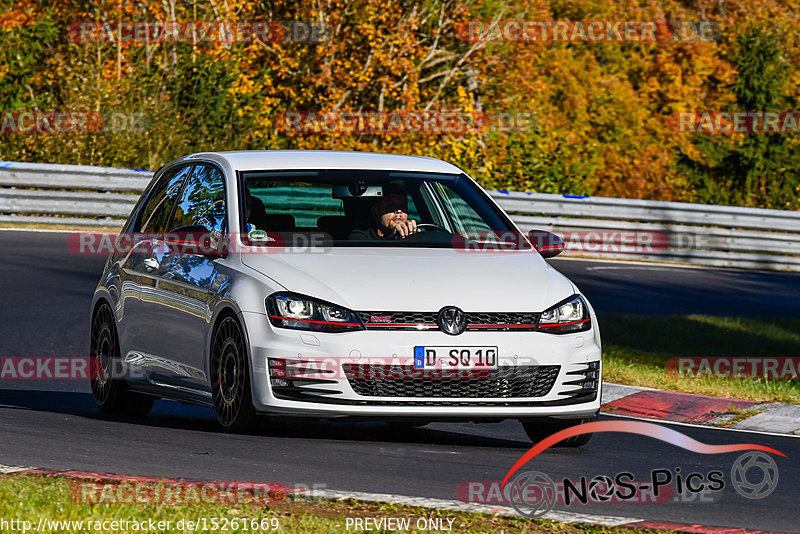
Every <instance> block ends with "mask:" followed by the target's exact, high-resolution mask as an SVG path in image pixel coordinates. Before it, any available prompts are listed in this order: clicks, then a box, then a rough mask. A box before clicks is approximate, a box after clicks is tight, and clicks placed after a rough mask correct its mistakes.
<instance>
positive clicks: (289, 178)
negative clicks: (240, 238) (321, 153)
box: [239, 170, 529, 248]
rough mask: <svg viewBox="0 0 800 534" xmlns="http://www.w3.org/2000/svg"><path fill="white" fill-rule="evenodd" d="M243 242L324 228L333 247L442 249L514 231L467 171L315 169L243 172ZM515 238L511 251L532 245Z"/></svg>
mask: <svg viewBox="0 0 800 534" xmlns="http://www.w3.org/2000/svg"><path fill="white" fill-rule="evenodd" d="M240 176H241V178H240V191H239V192H240V202H241V205H242V206H243V207H244V208H245V209H242V210H240V211H241V214H242V219H241V221H240V224H241V229H242V233H243V235H244V236H246V238H245V239H246V240H249V241H253V242H254V243H255V242H256V241H259V243H258V244H264V245H267V246H269V244H270V242H271V239H270V238H269V237H267V236H269V235H271V234H275V233H279V234H282V235H286V234H297V233H323V234H324V235H325V237H326V240H328V242H330V243H332V245H333V246H395V247H396V246H400V247H403V246H409V247H420V246H421V247H443V246H453V245H456V246H463V245H465V244H470V243H476V242H480V243H486V242H496V241H498V239H499V240H507V239H508V238H507V236H508V235H514V234H516V229H515V228H514V226H513V224H512V223H511V222H510V221H509V220H508V219H507V217H506V216H505V215H504V214H502V212H500V210H498V209H497V208H496V207H495V206H494V205H493V204H492V203H491V202H489V201H488V199H487V197H486V194H485V193H484V192H482V191H481V190H480V189H479V188H478V187H476V186H475V185H474V183H473V182H472V181H471V180H470V179H468V178H467V177H466V176H465V175H463V174H432V173H418V172H395V171H359V170H313V171H247V172H243V173H241V175H240ZM528 247H529V245H528V243H527V242H526V241H525V240H524V239H521V240H520V239H517V240H516V246H515V247H514V248H528Z"/></svg>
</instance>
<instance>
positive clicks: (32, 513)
mask: <svg viewBox="0 0 800 534" xmlns="http://www.w3.org/2000/svg"><path fill="white" fill-rule="evenodd" d="M76 482H78V481H76V480H74V479H67V478H60V477H42V476H35V475H0V518H2V519H4V520H6V521H8V520H11V519H18V520H27V521H30V522H31V523H33V525H34V527H33V528H36V526H37V525H38V522H39V518H40V517H46V518H48V519H50V520H73V521H84V524H86V522H87V521H106V520H109V521H110V520H129V521H142V520H150V519H153V520H154V521H156V522H158V521H161V520H165V521H166V520H171V521H172V522H173V525H176V524H177V522H178V521H179V520H181V519H191V520H197V519H198V518H206V521H207V522H210V521H211V519H212V518H217V520H218V521H219V524H220V525H222V524H224V523H225V520H226V519H227V524H228V525H230V524H232V523H230V522H231V521H232V520H234V519H237V520H239V521H240V522H241V521H243V520H244V519H245V518H248V519H252V518H255V519H259V520H260V519H266V522H265V526H267V525H272V524H274V523H270V520H273V519H275V520H277V521H276V523H277V525H278V527H279V528H278V529H277V530H271V528H268V529H266V530H256V531H254V530H250V529H245V528H242V526H241V525H240V526H239V528H238V529H236V528H229V529H227V530H222V529H218V530H215V531H214V530H212V531H207V532H281V533H294V532H296V533H312V532H313V533H316V532H337V533H340V532H347V530H346V519H347V518H348V517H350V518H356V517H358V518H366V517H370V518H381V517H394V518H398V517H408V518H411V524H412V526H413V525H414V523H415V522H416V521H417V520H418V519H419V518H444V526H445V527H446V526H448V521H447V520H448V518H449V519H453V520H454V521H453V523H452V532H454V533H459V534H462V533H464V534H473V533H474V534H478V533H482V532H497V533H522V534H525V533H531V534H533V533H536V534H538V533H549V532H561V533H564V534H578V533H609V534H622V533H625V534H628V533H630V534H636V533H644V532H648V531H646V530H642V529H628V528H619V527H615V528H611V527H599V526H590V525H578V524H568V523H558V522H554V521H540V520H532V519H525V518H519V517H505V516H497V515H491V514H478V513H464V512H451V511H446V510H431V509H426V508H418V507H409V506H399V505H392V504H375V503H362V502H356V501H352V500H336V501H325V502H322V501H318V502H312V501H308V500H287V501H283V502H279V503H275V504H271V505H269V506H264V505H259V506H256V505H208V504H203V505H201V504H191V505H180V506H167V505H133V504H102V505H99V504H95V505H89V504H78V503H76V502H74V501H73V499H72V498H71V497H70V487H71V486H72V485H73V484H75V483H76ZM109 526H110V525H109ZM358 531H360V530H354V529H353V528H352V527H351V528H350V532H358ZM412 531H413V529H412ZM39 532H45V533H49V532H68V530H65V529H62V530H52V529H47V528H45V529H44V530H40V531H39ZM69 532H75V531H74V530H70V531H69ZM84 532H87V531H86V530H84ZM103 532H123V531H122V530H114V529H109V530H103ZM129 532H162V531H158V530H133V529H130V530H129ZM166 532H190V531H189V530H186V529H184V530H178V529H177V528H176V526H173V527H172V528H171V529H168V530H166ZM198 532H202V530H198ZM372 532H395V531H388V530H383V531H378V530H373V531H372ZM418 532H420V531H418Z"/></svg>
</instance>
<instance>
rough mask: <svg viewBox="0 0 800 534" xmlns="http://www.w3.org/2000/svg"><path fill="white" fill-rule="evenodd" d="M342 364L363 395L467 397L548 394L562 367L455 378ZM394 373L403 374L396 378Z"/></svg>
mask: <svg viewBox="0 0 800 534" xmlns="http://www.w3.org/2000/svg"><path fill="white" fill-rule="evenodd" d="M342 367H343V369H344V373H345V376H346V377H347V380H348V381H349V382H350V386H351V387H352V388H353V391H355V392H356V394H357V395H360V396H364V397H433V398H464V399H475V398H486V399H491V398H494V399H511V398H531V397H544V396H545V395H547V394H548V393H549V392H550V390H551V389H553V385H554V384H555V381H556V378H558V373H559V370H560V366H558V365H538V366H537V365H524V366H514V367H500V368H498V369H495V370H492V371H478V372H476V373H475V374H474V375H473V376H470V377H469V378H462V377H455V378H454V377H446V376H442V372H441V371H437V370H435V369H431V370H423V371H420V370H418V369H414V367H413V366H412V365H404V366H388V365H374V364H357V363H346V364H343V365H342ZM394 376H401V378H394V379H393V378H392V377H394Z"/></svg>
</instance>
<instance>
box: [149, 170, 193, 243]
mask: <svg viewBox="0 0 800 534" xmlns="http://www.w3.org/2000/svg"><path fill="white" fill-rule="evenodd" d="M191 168H192V167H191V166H189V167H181V168H180V169H176V170H170V171H167V172H166V173H164V175H163V176H162V177H161V180H159V183H157V184H156V186H155V187H154V188H153V193H152V195H151V197H150V200H149V201H148V202H147V205H146V206H145V207H144V209H143V210H142V215H141V217H140V218H139V221H140V223H139V231H140V232H145V233H150V234H162V233H164V232H165V231H166V226H167V219H168V218H169V216H170V213H172V206H173V205H174V204H175V200H176V199H177V198H178V193H180V190H181V184H182V183H183V179H184V178H186V175H187V174H189V171H190V170H191Z"/></svg>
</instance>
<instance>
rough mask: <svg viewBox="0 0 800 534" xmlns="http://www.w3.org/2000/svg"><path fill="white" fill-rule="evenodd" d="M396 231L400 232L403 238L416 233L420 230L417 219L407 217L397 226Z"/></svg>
mask: <svg viewBox="0 0 800 534" xmlns="http://www.w3.org/2000/svg"><path fill="white" fill-rule="evenodd" d="M395 231H396V232H397V233H398V234H400V238H401V239H402V238H405V237H408V236H410V235H411V234H416V233H417V232H419V229H418V228H417V221H415V220H414V219H407V220H405V221H403V222H402V223H400V224H398V225H397V226H396V227H395Z"/></svg>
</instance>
